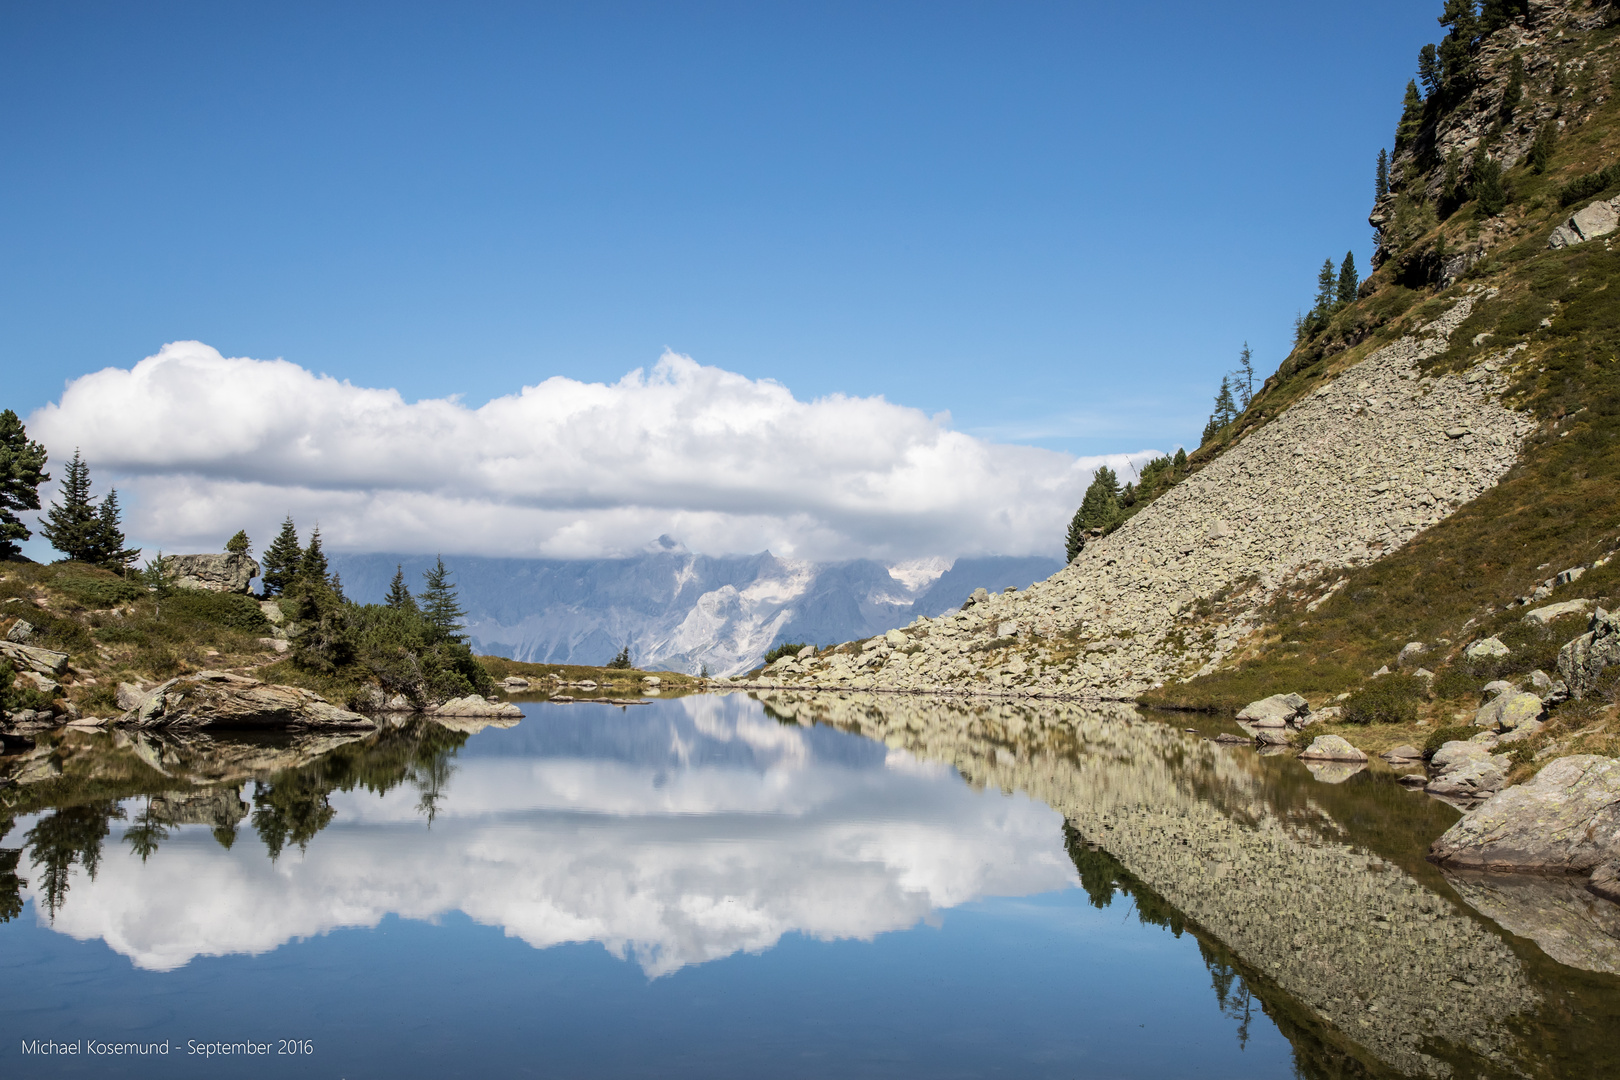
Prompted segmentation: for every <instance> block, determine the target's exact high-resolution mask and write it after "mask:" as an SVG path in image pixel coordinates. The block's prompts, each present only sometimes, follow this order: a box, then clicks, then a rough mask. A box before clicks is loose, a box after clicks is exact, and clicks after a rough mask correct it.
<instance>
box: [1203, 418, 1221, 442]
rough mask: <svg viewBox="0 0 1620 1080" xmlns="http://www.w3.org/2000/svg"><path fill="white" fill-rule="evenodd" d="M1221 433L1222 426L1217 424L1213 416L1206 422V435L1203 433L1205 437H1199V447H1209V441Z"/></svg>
mask: <svg viewBox="0 0 1620 1080" xmlns="http://www.w3.org/2000/svg"><path fill="white" fill-rule="evenodd" d="M1220 431H1221V425H1219V424H1217V423H1216V422H1215V418H1214V417H1213V416H1211V417H1210V418H1209V420H1208V421H1207V422H1205V424H1204V433H1203V435H1201V436H1199V439H1198V445H1199V446H1208V445H1209V440H1211V439H1213V438H1214V437H1215V436H1216V435H1218V434H1220Z"/></svg>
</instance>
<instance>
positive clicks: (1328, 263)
mask: <svg viewBox="0 0 1620 1080" xmlns="http://www.w3.org/2000/svg"><path fill="white" fill-rule="evenodd" d="M1338 291H1339V276H1338V274H1336V273H1334V271H1333V260H1332V259H1323V260H1322V269H1320V270H1318V271H1317V272H1316V306H1315V307H1314V308H1312V309H1311V314H1313V315H1317V316H1326V315H1331V314H1332V313H1333V304H1334V302H1335V301H1336V300H1337V299H1338Z"/></svg>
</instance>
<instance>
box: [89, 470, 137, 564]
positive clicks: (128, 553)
mask: <svg viewBox="0 0 1620 1080" xmlns="http://www.w3.org/2000/svg"><path fill="white" fill-rule="evenodd" d="M118 518H119V511H118V489H117V488H110V489H109V490H108V491H107V494H106V496H105V497H104V498H103V499H102V500H101V507H100V508H99V509H98V510H97V511H96V516H95V521H94V523H93V524H92V525H91V528H90V542H89V545H88V548H87V549H86V551H85V553H84V555H83V557H82V558H83V561H84V562H88V563H93V564H95V565H96V566H105V567H106V568H107V569H109V570H116V571H118V572H119V573H120V574H122V573H123V572H124V571H125V570H126V569H128V567H129V564H130V563H132V562H134V561H135V560H136V558H138V557H139V556H140V554H141V549H140V548H126V547H124V531H123V529H122V528H120V527H119V520H118Z"/></svg>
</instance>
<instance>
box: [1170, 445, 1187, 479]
mask: <svg viewBox="0 0 1620 1080" xmlns="http://www.w3.org/2000/svg"><path fill="white" fill-rule="evenodd" d="M1171 464H1172V465H1173V466H1174V467H1175V471H1176V472H1178V473H1184V472H1186V471H1187V449H1186V447H1181V446H1178V447H1176V456H1175V459H1174V460H1173V461H1172V462H1171Z"/></svg>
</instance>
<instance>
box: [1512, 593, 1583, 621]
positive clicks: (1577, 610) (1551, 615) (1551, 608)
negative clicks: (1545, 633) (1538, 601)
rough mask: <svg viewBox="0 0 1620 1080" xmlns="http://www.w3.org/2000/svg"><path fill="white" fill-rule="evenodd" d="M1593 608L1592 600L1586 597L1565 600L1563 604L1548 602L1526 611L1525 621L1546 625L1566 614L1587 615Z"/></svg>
mask: <svg viewBox="0 0 1620 1080" xmlns="http://www.w3.org/2000/svg"><path fill="white" fill-rule="evenodd" d="M1591 610H1592V601H1590V600H1587V599H1585V598H1582V599H1579V600H1565V601H1564V602H1563V603H1561V604H1547V605H1546V606H1545V607H1538V608H1532V609H1531V610H1529V611H1527V612H1525V613H1524V621H1525V622H1527V623H1535V624H1536V625H1538V626H1546V625H1547V624H1548V623H1550V622H1552V621H1553V620H1554V619H1562V618H1563V617H1564V616H1566V615H1585V614H1586V613H1587V612H1589V611H1591Z"/></svg>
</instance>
